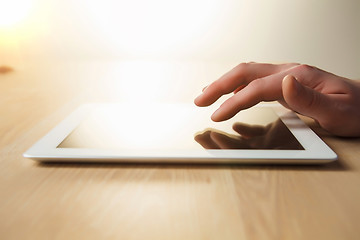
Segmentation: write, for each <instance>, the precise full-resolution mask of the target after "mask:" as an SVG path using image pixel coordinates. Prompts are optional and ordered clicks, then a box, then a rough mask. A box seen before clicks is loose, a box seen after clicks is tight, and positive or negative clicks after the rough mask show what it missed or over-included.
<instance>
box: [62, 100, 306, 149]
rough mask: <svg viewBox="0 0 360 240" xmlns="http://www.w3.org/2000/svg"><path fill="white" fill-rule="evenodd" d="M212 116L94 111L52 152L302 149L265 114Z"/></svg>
mask: <svg viewBox="0 0 360 240" xmlns="http://www.w3.org/2000/svg"><path fill="white" fill-rule="evenodd" d="M213 110H214V109H209V108H198V107H195V106H194V107H189V106H188V105H181V104H178V105H177V104H173V105H172V104H164V105H156V106H153V105H136V106H135V105H134V106H131V105H128V106H122V105H120V106H116V105H110V106H101V107H100V106H99V107H96V108H94V109H93V110H92V111H91V112H90V113H89V114H88V115H87V116H86V117H85V118H84V119H83V121H82V122H81V123H80V124H79V125H78V126H77V127H76V128H75V129H74V130H73V131H72V132H71V133H70V134H69V135H68V136H67V137H66V138H65V139H64V140H63V141H62V142H61V143H60V144H59V146H58V148H92V149H117V150H134V151H141V150H193V149H204V148H205V149H287V150H301V149H303V147H302V146H301V144H300V143H299V142H298V141H297V140H296V138H295V137H294V136H293V134H292V133H291V132H290V130H289V129H288V128H287V127H286V125H285V124H284V123H283V122H282V121H281V119H280V118H279V117H278V116H277V115H276V113H275V112H274V111H273V110H272V109H271V108H268V107H261V108H252V109H248V110H244V111H241V112H240V113H239V114H237V115H236V116H235V117H234V118H232V119H230V120H227V121H224V122H220V123H215V122H213V121H211V119H210V116H211V112H212V111H213Z"/></svg>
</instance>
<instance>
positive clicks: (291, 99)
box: [282, 75, 332, 123]
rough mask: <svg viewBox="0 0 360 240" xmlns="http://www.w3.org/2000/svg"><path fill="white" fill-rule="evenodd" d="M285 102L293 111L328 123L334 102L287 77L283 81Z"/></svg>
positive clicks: (291, 77) (293, 78)
mask: <svg viewBox="0 0 360 240" xmlns="http://www.w3.org/2000/svg"><path fill="white" fill-rule="evenodd" d="M282 91H283V96H284V100H285V102H286V103H287V105H288V106H289V108H291V109H292V110H294V111H296V112H298V113H300V114H302V115H305V116H308V117H311V118H314V119H315V120H317V121H318V122H320V123H321V122H323V121H325V122H326V118H328V117H329V113H331V109H330V108H331V106H332V104H331V102H332V100H331V99H330V98H329V97H327V96H326V95H324V94H322V93H320V92H317V91H315V90H313V89H311V88H309V87H306V86H304V85H302V84H301V83H300V82H299V81H297V80H296V79H295V77H294V76H291V75H287V76H285V77H284V79H283V81H282Z"/></svg>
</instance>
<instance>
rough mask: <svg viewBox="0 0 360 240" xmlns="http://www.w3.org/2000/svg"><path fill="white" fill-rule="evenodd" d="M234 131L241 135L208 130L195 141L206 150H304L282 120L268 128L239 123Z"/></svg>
mask: <svg viewBox="0 0 360 240" xmlns="http://www.w3.org/2000/svg"><path fill="white" fill-rule="evenodd" d="M233 129H234V131H235V132H237V133H238V134H239V135H233V134H228V133H225V132H222V131H219V130H216V129H206V130H205V131H203V132H201V133H198V134H196V135H195V137H194V139H195V141H197V142H198V143H199V144H200V145H201V146H203V147H204V148H205V149H303V147H302V146H301V144H300V143H299V142H298V141H297V140H296V138H294V136H293V135H292V134H291V132H290V131H289V129H288V128H287V127H286V126H285V124H284V123H283V122H282V121H281V120H280V119H278V120H276V121H275V122H272V123H270V124H268V125H266V126H261V125H249V124H245V123H241V122H237V123H234V125H233Z"/></svg>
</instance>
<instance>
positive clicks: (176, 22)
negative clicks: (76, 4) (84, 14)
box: [86, 0, 222, 55]
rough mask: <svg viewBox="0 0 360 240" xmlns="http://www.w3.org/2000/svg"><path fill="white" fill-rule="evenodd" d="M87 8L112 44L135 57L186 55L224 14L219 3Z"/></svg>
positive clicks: (200, 0)
mask: <svg viewBox="0 0 360 240" xmlns="http://www.w3.org/2000/svg"><path fill="white" fill-rule="evenodd" d="M86 8H87V9H88V10H89V16H90V18H93V21H94V22H95V24H97V25H98V26H99V27H100V28H101V29H102V33H101V34H102V35H103V36H104V37H105V38H107V39H109V43H110V44H113V45H114V46H116V47H118V48H120V49H119V50H122V51H125V52H128V53H130V54H134V55H137V54H143V53H145V54H152V53H158V52H166V51H169V50H174V49H177V50H179V51H182V48H185V47H186V44H187V43H189V42H191V41H192V40H193V39H198V38H199V37H201V36H203V35H206V31H207V30H208V29H209V28H211V27H212V25H213V24H215V23H216V20H217V19H218V17H216V15H217V14H219V13H221V12H222V11H221V8H222V4H221V1H219V0H196V1H194V0H182V1H168V0H153V1H147V0H132V1H121V0H117V1H115V0H104V1H95V0H93V1H87V4H86Z"/></svg>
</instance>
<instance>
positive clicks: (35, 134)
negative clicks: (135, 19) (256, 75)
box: [0, 63, 360, 239]
mask: <svg viewBox="0 0 360 240" xmlns="http://www.w3.org/2000/svg"><path fill="white" fill-rule="evenodd" d="M228 65H229V64H223V65H218V66H217V67H214V65H212V66H210V67H206V66H205V65H185V66H183V65H182V66H181V67H179V68H173V69H180V70H181V71H188V75H187V76H184V77H183V79H182V80H183V81H185V82H183V83H182V84H183V86H189V87H193V88H197V87H199V88H198V89H199V91H200V90H201V87H200V86H202V85H204V84H205V83H206V82H209V81H212V80H214V79H215V78H216V77H218V76H219V74H220V73H221V72H222V71H225V70H226V69H228ZM116 66H117V65H116V64H112V63H101V64H99V63H81V64H80V63H77V64H72V63H71V64H70V63H66V64H65V63H63V64H49V63H33V64H29V65H28V66H27V67H25V68H24V69H22V70H19V71H17V70H15V71H14V72H11V73H8V74H6V75H0V96H1V102H0V112H1V116H0V135H1V138H0V216H1V218H0V238H1V239H360V229H359V227H358V226H359V222H360V204H359V202H360V187H359V186H360V159H359V156H360V148H359V146H360V145H359V144H360V139H358V138H352V139H346V138H336V137H332V136H329V135H328V134H326V133H325V132H324V131H322V130H321V129H319V128H318V127H317V126H316V125H315V124H314V123H313V122H312V121H311V120H309V119H306V118H304V120H305V121H306V122H307V123H308V124H309V125H310V126H311V127H312V128H313V129H314V130H315V131H316V132H317V133H318V134H319V135H320V136H321V137H322V138H323V139H324V140H325V141H326V142H327V144H328V145H329V146H330V147H332V148H333V149H334V150H335V151H336V153H337V154H338V155H339V161H337V162H334V163H330V164H327V165H324V166H242V165H238V166H227V165H221V166H218V165H190V164H188V165H160V164H38V163H36V162H34V161H31V160H28V159H24V158H23V157H22V153H23V152H24V151H25V150H26V149H27V148H29V147H30V146H31V145H32V144H33V143H34V142H35V141H36V140H37V139H39V138H40V137H42V136H43V135H44V134H45V133H46V132H47V131H49V130H50V129H51V128H52V127H54V126H55V125H56V124H57V123H58V122H59V121H61V120H62V119H63V118H64V117H65V116H66V115H68V114H69V113H70V112H71V111H73V110H74V109H75V108H76V107H77V106H79V105H80V104H81V103H84V102H91V101H115V100H119V99H120V100H121V96H117V94H116V92H115V90H113V89H111V77H109V76H107V75H106V74H104V72H111V71H112V69H113V68H114V67H116ZM207 69H210V70H209V71H206V70H207ZM174 74H176V72H175V73H174ZM178 81H180V80H178ZM187 94H188V93H183V95H182V97H183V98H182V99H181V96H180V95H179V96H177V95H176V96H172V97H173V98H172V99H171V98H170V99H169V101H178V100H185V101H186V100H187V99H188V98H189V96H188V95H187ZM191 100H192V99H191Z"/></svg>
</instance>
